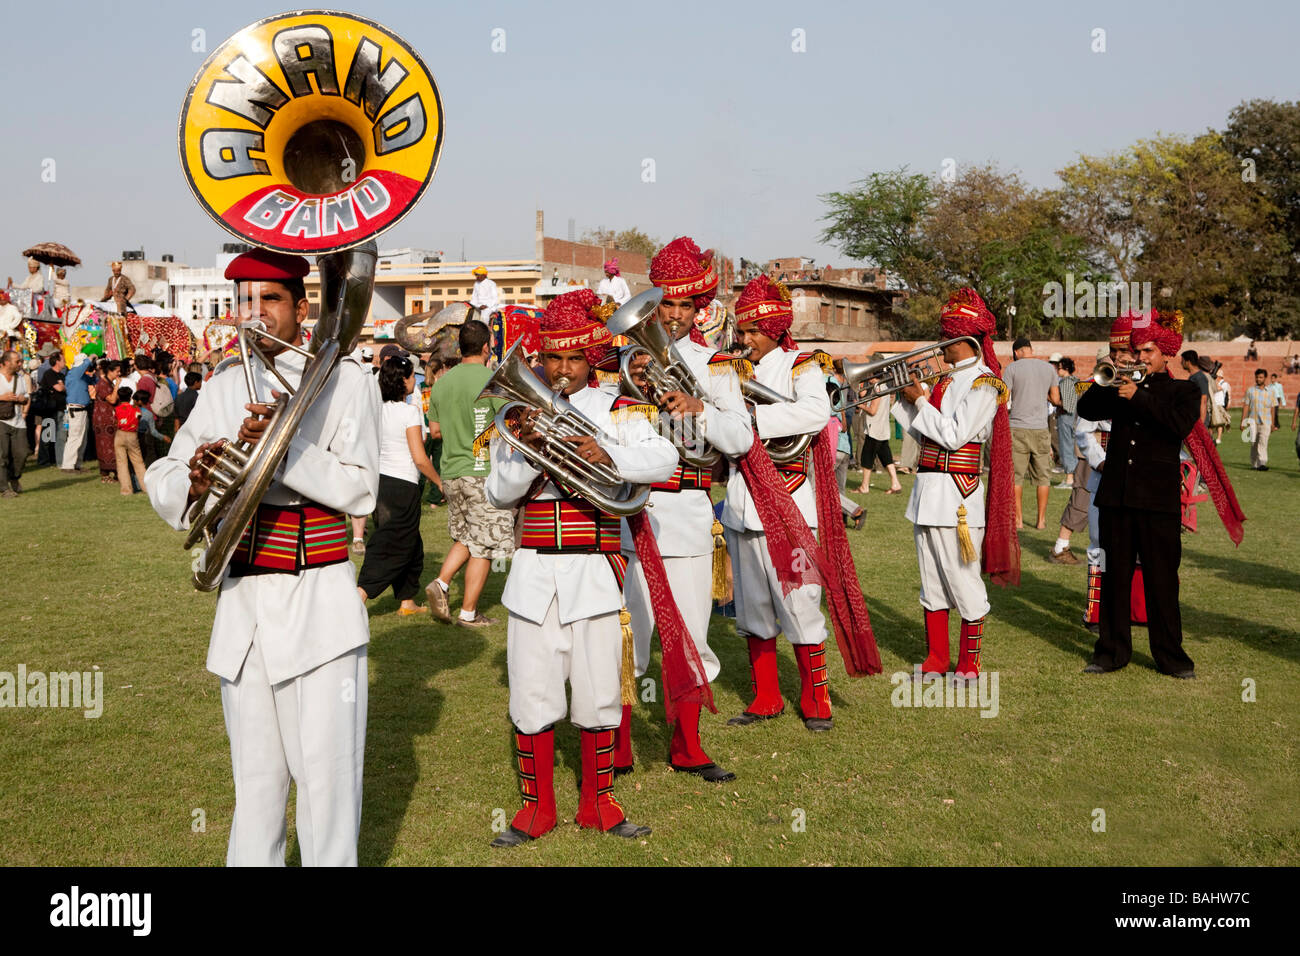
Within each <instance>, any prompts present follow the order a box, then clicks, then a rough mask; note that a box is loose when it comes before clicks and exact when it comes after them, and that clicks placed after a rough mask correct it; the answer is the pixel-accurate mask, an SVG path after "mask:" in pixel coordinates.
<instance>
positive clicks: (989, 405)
mask: <svg viewBox="0 0 1300 956" xmlns="http://www.w3.org/2000/svg"><path fill="white" fill-rule="evenodd" d="M992 374H993V373H992V372H991V371H990V369H989V368H988V367H987V366H985V365H984V364H983V363H978V362H977V363H976V364H975V365H971V366H968V367H966V368H963V369H960V370H959V371H956V372H953V373H952V375H951V379H952V380H951V381H950V382H949V384H948V386H947V388H946V389H945V390H944V393H943V399H942V400H941V401H940V406H941V407H940V408H937V409H936V408H935V407H934V406H933V405H931V404H930V400H929V398H928V397H927V398H922V399H921V400H920V401H918V402H917V403H916V404H915V405H913V404H912V403H911V402H909V401H906V400H901V401H899V402H898V403H897V404H896V405H894V407H893V409H892V410H891V413H892V414H893V416H894V418H896V419H897V420H898V423H899V424H900V425H902V426H903V428H905V429H907V431H909V432H911V433H912V437H913V438H915V439H916V440H917V441H918V442H920V441H921V440H923V439H926V438H928V439H930V440H931V441H933V442H935V443H936V444H938V445H939V446H940V447H941V448H944V449H947V450H948V451H956V450H957V449H959V448H961V447H962V445H965V444H967V443H968V442H981V443H982V442H985V441H987V440H988V438H989V436H990V435H992V433H993V416H994V414H996V412H997V410H998V392H997V390H996V389H995V388H992V387H991V386H988V385H981V386H980V387H978V388H974V387H972V386H973V384H974V382H975V379H977V378H979V377H980V376H981V375H992ZM981 461H982V455H981ZM962 505H965V506H966V524H967V525H968V526H969V527H972V528H982V527H984V481H983V479H981V480H980V481H979V483H978V484H977V485H976V486H975V490H974V491H972V492H971V493H970V494H969V495H967V496H966V497H962V494H961V492H960V491H959V490H958V489H957V483H956V482H955V481H953V478H952V476H951V475H949V474H946V473H945V472H939V471H927V472H920V473H918V474H917V476H916V481H915V483H914V484H913V485H912V497H911V498H909V499H908V502H907V512H906V514H905V517H906V518H907V520H908V521H910V522H912V523H913V524H919V525H929V526H931V527H940V528H944V527H946V528H953V527H956V525H957V509H958V508H959V507H960V506H962Z"/></svg>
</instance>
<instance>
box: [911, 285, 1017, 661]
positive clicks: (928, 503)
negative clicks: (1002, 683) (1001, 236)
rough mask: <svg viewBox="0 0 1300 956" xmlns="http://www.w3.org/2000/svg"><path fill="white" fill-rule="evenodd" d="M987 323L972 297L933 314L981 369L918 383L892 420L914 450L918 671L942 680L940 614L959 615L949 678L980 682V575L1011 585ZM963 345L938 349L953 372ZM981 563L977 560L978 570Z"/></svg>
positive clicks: (1000, 428) (996, 369) (1005, 431)
mask: <svg viewBox="0 0 1300 956" xmlns="http://www.w3.org/2000/svg"><path fill="white" fill-rule="evenodd" d="M996 324H997V323H996V320H995V319H994V317H993V313H992V312H990V311H989V310H988V308H987V307H986V306H985V305H984V301H983V300H982V299H981V298H980V297H979V294H978V293H976V292H975V290H974V289H969V288H965V289H958V290H957V291H956V292H955V293H953V295H952V297H951V298H950V299H949V300H948V304H947V305H946V306H944V309H943V311H942V312H941V313H940V322H939V327H940V330H941V334H942V335H943V337H944V338H945V339H952V338H957V337H962V336H970V337H972V338H975V339H976V340H978V341H980V343H981V346H982V348H981V351H982V352H983V355H982V358H983V362H982V363H975V364H973V365H968V366H966V367H965V368H961V369H957V370H955V371H953V372H952V373H950V374H948V375H944V376H943V377H941V378H940V379H939V380H938V381H937V382H936V383H935V385H934V388H933V389H932V390H931V392H930V394H929V395H928V396H927V395H926V394H925V392H924V391H923V390H922V388H921V385H920V381H919V378H920V376H919V374H914V375H913V381H912V384H910V385H908V386H907V387H906V388H905V389H903V392H902V398H903V400H902V401H901V402H899V403H898V404H896V405H895V406H894V407H893V409H892V413H893V415H894V417H895V418H896V419H897V420H898V422H899V424H900V425H902V426H903V428H905V429H907V430H908V431H910V432H911V433H912V435H913V436H914V437H915V438H916V440H917V442H918V443H919V444H920V446H921V457H920V467H919V468H918V470H917V476H916V483H915V484H914V485H913V486H912V497H911V498H910V499H909V500H908V503H907V519H908V520H909V521H911V522H912V524H913V525H914V532H913V533H914V535H915V538H916V557H917V563H918V564H919V565H920V571H921V607H922V608H923V609H924V611H925V637H926V644H927V647H928V649H929V653H928V654H927V655H926V658H925V661H924V663H923V664H922V665H921V670H922V672H923V673H926V674H936V673H937V674H947V673H948V672H949V664H950V662H951V656H950V654H951V645H950V639H949V634H948V612H949V610H950V609H951V608H956V609H957V611H958V613H960V614H961V635H960V644H959V646H958V655H957V671H956V673H957V676H958V677H959V678H974V677H977V676H978V675H979V672H980V662H981V642H982V640H983V636H984V620H985V617H986V616H987V615H988V611H989V601H988V592H987V591H986V590H985V587H984V580H983V578H982V577H981V576H980V572H981V569H982V570H983V571H985V572H987V573H989V574H990V575H992V576H993V578H994V580H996V581H999V583H1019V580H1020V543H1019V540H1018V539H1017V538H1016V534H1015V529H1014V528H1013V527H1012V505H1013V502H1012V484H1011V482H1012V475H1011V429H1010V425H1009V423H1008V420H1007V411H1006V404H1005V403H1006V395H1007V387H1006V385H1005V384H1003V382H1002V380H1001V379H1000V378H999V377H998V375H999V374H1000V372H1001V366H1000V365H999V364H998V360H997V358H996V357H995V356H994V354H993V339H992V335H993V332H994V330H995V327H996ZM973 354H975V353H974V350H973V349H972V348H971V345H970V343H969V342H956V343H953V344H951V345H948V346H947V347H946V348H945V349H944V356H943V357H944V361H946V362H948V363H949V364H954V365H955V364H956V363H958V362H960V361H962V360H963V359H967V358H969V357H970V356H972V355H973ZM990 439H991V440H992V448H991V449H990V451H991V455H990V458H991V462H992V468H991V472H990V476H989V487H988V491H987V494H986V493H985V488H984V483H983V481H982V480H981V462H982V458H983V456H982V451H983V443H984V442H986V441H989V440H990ZM981 553H982V555H983V559H982V560H981Z"/></svg>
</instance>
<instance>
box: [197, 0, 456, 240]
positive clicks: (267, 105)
mask: <svg viewBox="0 0 1300 956" xmlns="http://www.w3.org/2000/svg"><path fill="white" fill-rule="evenodd" d="M443 131H444V114H443V106H442V98H441V96H440V95H439V93H438V87H437V84H436V83H435V82H434V79H433V76H432V74H431V73H430V72H429V70H428V68H427V67H426V66H425V64H424V62H423V61H422V60H421V59H420V57H419V55H418V54H417V53H416V52H415V51H414V50H413V49H412V48H411V47H410V46H409V45H407V43H406V42H405V41H404V40H402V39H401V38H400V37H399V36H397V35H396V34H395V33H393V32H392V31H390V30H388V29H387V28H385V27H383V26H380V25H379V24H377V23H375V22H373V21H371V20H367V19H365V18H362V17H357V16H353V15H350V14H345V13H340V12H337V11H298V12H294V13H285V14H280V15H278V16H274V17H268V18H266V19H264V20H259V21H257V22H256V23H253V24H251V25H249V26H247V27H245V28H244V29H243V30H241V31H239V32H238V33H237V34H235V35H234V36H232V37H231V38H230V39H228V40H227V41H226V42H224V43H223V44H221V46H220V47H218V48H217V49H216V50H215V51H214V52H213V53H212V55H211V56H209V57H208V59H207V61H206V62H205V63H204V64H203V67H202V68H201V69H200V70H199V72H198V74H197V75H196V76H195V78H194V81H193V82H192V83H191V84H190V88H189V90H188V91H187V92H186V95H185V103H184V106H183V108H182V110H181V117H180V128H179V141H180V152H181V164H182V166H183V168H184V169H185V173H186V178H187V179H188V181H189V184H190V189H191V190H192V191H193V192H194V195H195V198H197V199H198V200H199V202H200V203H201V204H202V205H203V207H204V208H205V209H206V210H207V211H208V213H209V214H210V215H211V216H212V217H213V218H214V219H215V220H216V221H217V222H218V223H220V224H221V225H222V226H223V227H224V228H226V229H227V230H229V231H230V232H232V233H234V234H235V235H237V236H239V237H241V238H244V239H246V240H248V241H250V242H252V243H254V244H255V245H259V246H263V247H265V248H268V249H275V250H279V251H281V252H292V253H305V254H315V255H319V254H322V253H326V252H335V251H338V250H341V249H348V248H351V247H352V246H356V245H358V244H360V243H362V242H365V241H366V240H368V239H370V238H371V237H373V236H374V235H376V234H377V233H379V232H382V231H383V230H385V229H387V228H389V227H390V226H392V225H394V224H395V223H396V222H397V221H398V220H400V219H401V218H402V217H403V216H405V215H406V213H407V212H409V211H410V209H411V208H412V207H413V206H414V205H415V203H416V201H417V200H418V199H419V198H420V196H421V194H422V193H423V192H424V190H425V188H426V187H427V186H428V184H429V182H430V181H431V180H432V179H433V174H434V171H435V170H436V168H437V165H438V157H439V153H440V152H441V149H442V140H443Z"/></svg>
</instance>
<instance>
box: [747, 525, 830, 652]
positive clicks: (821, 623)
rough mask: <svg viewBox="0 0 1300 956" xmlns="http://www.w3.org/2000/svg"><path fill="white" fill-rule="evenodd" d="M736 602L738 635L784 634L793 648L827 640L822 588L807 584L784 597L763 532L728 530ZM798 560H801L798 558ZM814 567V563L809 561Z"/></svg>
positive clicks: (772, 635) (766, 636)
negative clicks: (822, 606)
mask: <svg viewBox="0 0 1300 956" xmlns="http://www.w3.org/2000/svg"><path fill="white" fill-rule="evenodd" d="M725 533H726V536H727V550H728V551H729V552H730V553H731V576H732V579H733V582H734V594H735V602H736V631H737V632H738V633H739V634H741V635H742V636H746V637H761V638H769V637H776V635H777V633H778V632H780V633H783V634H785V636H786V637H787V638H789V640H790V643H791V644H821V643H823V642H824V641H825V640H826V619H825V618H824V617H822V609H821V603H822V589H821V585H820V584H804V585H802V586H800V587H797V588H795V589H794V590H793V591H791V592H790V593H789V594H787V595H785V596H784V597H782V594H781V582H780V581H779V580H778V579H777V576H776V568H775V567H773V565H772V556H771V555H770V554H768V552H767V535H766V534H764V533H763V532H762V531H733V530H732V529H731V528H726V529H725ZM796 559H797V558H796ZM807 560H808V563H809V564H810V565H811V564H812V559H811V558H808V559H807Z"/></svg>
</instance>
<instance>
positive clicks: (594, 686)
mask: <svg viewBox="0 0 1300 956" xmlns="http://www.w3.org/2000/svg"><path fill="white" fill-rule="evenodd" d="M506 672H507V674H509V677H510V719H511V720H512V721H513V722H514V725H515V726H516V727H517V728H518V729H519V732H520V733H524V734H535V733H538V732H540V731H542V730H545V729H546V728H547V727H549V726H550V725H551V724H554V723H555V722H556V721H558V720H560V719H561V718H562V717H564V714H565V712H566V708H565V701H564V682H565V681H566V680H567V681H568V682H569V686H570V687H571V688H572V689H573V706H572V708H570V709H569V712H570V713H571V714H572V717H571V718H570V719H571V720H572V722H573V723H574V724H575V725H576V726H578V727H582V728H584V729H586V730H601V729H603V728H607V727H617V726H618V724H619V721H620V720H621V719H622V717H623V694H622V684H621V683H620V681H621V677H622V673H623V630H622V628H621V626H620V625H619V623H618V612H617V611H614V612H612V613H610V614H602V615H600V616H598V617H589V618H583V619H581V620H577V621H574V622H573V623H572V624H561V623H560V612H559V604H558V602H556V601H551V606H550V607H549V608H547V609H546V619H545V620H544V621H543V622H542V623H541V625H540V626H539V625H537V624H534V623H532V622H531V621H526V620H524V619H523V618H522V617H517V616H515V615H514V614H511V615H510V618H509V621H508V622H507V624H506Z"/></svg>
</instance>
